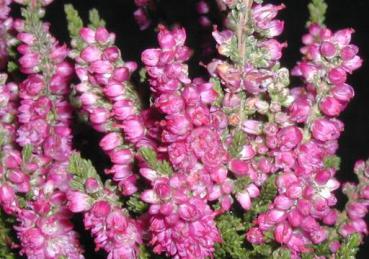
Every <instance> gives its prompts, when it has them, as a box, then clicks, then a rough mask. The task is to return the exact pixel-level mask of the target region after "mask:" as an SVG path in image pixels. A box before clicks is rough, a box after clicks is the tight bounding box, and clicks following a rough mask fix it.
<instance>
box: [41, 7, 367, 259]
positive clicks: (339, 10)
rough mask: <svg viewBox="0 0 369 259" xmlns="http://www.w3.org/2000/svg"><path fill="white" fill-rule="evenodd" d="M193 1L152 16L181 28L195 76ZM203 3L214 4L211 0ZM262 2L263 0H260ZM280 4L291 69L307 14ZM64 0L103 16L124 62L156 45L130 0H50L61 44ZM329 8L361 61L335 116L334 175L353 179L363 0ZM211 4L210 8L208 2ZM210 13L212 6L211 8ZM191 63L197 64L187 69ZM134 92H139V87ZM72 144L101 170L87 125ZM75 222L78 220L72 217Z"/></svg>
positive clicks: (362, 110) (360, 118) (361, 148)
mask: <svg viewBox="0 0 369 259" xmlns="http://www.w3.org/2000/svg"><path fill="white" fill-rule="evenodd" d="M196 2H197V1H195V0H161V1H160V8H159V9H158V16H159V18H160V20H161V21H164V22H166V23H167V24H169V25H171V24H174V22H178V23H179V24H181V25H182V26H184V27H185V28H186V29H187V34H188V38H189V40H188V45H189V46H190V47H192V48H193V49H195V53H194V57H193V59H192V60H191V65H192V68H191V70H190V72H191V73H192V75H197V74H199V73H201V72H203V70H202V69H201V68H200V67H199V66H197V65H198V63H199V60H201V57H200V55H199V51H197V52H196V49H199V48H198V46H199V43H200V39H201V37H203V36H204V35H203V34H204V31H202V30H201V29H200V28H199V26H198V24H197V18H198V15H197V13H196V12H195V9H194V6H195V3H196ZM209 2H214V0H211V1H209ZM265 2H268V1H265ZM270 2H273V3H281V2H283V3H284V4H285V5H286V7H287V8H286V9H285V10H283V11H282V12H281V15H280V17H281V18H282V19H284V20H285V21H286V24H285V32H284V35H283V36H282V37H281V40H284V41H287V42H288V45H289V47H288V48H287V49H286V50H285V51H284V53H285V55H284V58H283V61H282V63H283V65H285V66H287V67H289V68H292V67H293V65H294V64H295V62H296V61H297V60H299V58H300V57H301V56H300V54H299V48H300V46H301V40H300V39H301V36H302V35H303V34H304V33H305V32H306V31H305V22H306V20H307V18H308V11H307V4H308V2H309V1H308V0H287V1H270ZM65 3H72V4H73V5H74V6H75V7H76V9H78V11H80V14H81V15H82V17H83V18H84V19H85V21H86V20H87V16H88V10H89V9H90V8H97V9H98V10H99V11H100V13H101V16H102V17H103V19H105V20H106V22H107V28H108V29H109V30H110V31H113V32H115V33H116V35H117V45H118V46H119V47H120V48H121V50H122V53H123V58H124V59H125V60H139V57H140V53H141V51H142V50H144V49H145V48H148V47H153V46H156V38H155V32H154V30H153V28H152V27H150V28H149V29H148V30H146V31H143V32H142V31H139V29H138V26H137V25H136V23H135V22H134V20H133V16H132V13H133V11H134V10H135V7H134V5H133V0H73V1H61V0H55V1H54V3H53V4H52V5H51V6H50V7H49V8H48V10H47V20H49V21H50V22H51V24H52V32H53V33H54V34H55V36H56V37H57V38H58V39H59V40H60V41H62V42H68V36H67V29H66V28H67V27H66V20H65V15H64V11H63V5H64V4H65ZM327 3H328V5H329V8H328V13H327V20H326V24H327V26H328V27H329V28H331V29H333V30H337V29H341V28H345V27H352V28H354V29H355V31H356V33H355V34H354V37H353V42H354V43H355V44H356V45H358V46H359V47H360V55H361V57H362V58H363V59H364V65H363V67H362V68H361V69H360V70H359V71H356V72H355V73H354V74H353V75H352V76H350V78H349V83H350V84H352V85H353V86H354V88H355V90H356V96H355V98H354V100H353V101H352V102H351V104H350V105H349V107H348V108H347V110H346V111H345V112H344V113H343V114H342V116H341V119H342V120H343V121H344V122H345V125H346V128H345V132H344V133H343V135H342V137H341V140H340V149H339V155H340V156H341V157H342V165H341V171H340V172H339V173H338V178H339V179H341V180H342V181H355V177H354V176H353V173H352V168H353V165H354V162H355V161H356V160H358V159H366V158H367V157H369V77H368V75H369V65H368V64H369V19H368V17H369V16H368V10H369V1H365V0H328V1H327ZM213 7H214V6H213ZM212 10H213V11H214V10H215V8H212ZM211 18H212V19H213V21H214V22H215V23H219V22H220V19H219V16H218V15H217V13H216V12H214V13H213V14H212V15H211ZM193 67H197V68H195V69H193ZM138 90H139V91H145V89H143V87H142V86H141V88H140V89H138ZM76 133H77V136H76V141H75V142H76V148H77V149H80V150H82V152H83V153H84V155H85V156H87V157H90V158H92V159H93V161H94V162H95V165H96V166H97V167H98V168H103V167H104V165H105V164H106V158H105V157H104V156H103V155H102V154H101V152H99V151H98V150H96V149H95V148H93V147H94V146H95V147H97V141H98V138H99V137H98V135H97V134H95V133H94V132H93V131H92V130H91V129H88V128H80V129H79V130H77V131H76ZM76 221H77V223H79V224H81V223H82V222H81V221H80V219H76ZM81 236H82V237H83V238H85V239H86V240H84V241H85V242H83V243H85V244H88V243H90V245H87V254H86V258H100V257H101V258H104V257H103V254H102V253H99V254H95V253H94V252H93V249H92V247H91V244H92V242H93V241H92V240H91V239H89V238H87V236H88V234H87V233H84V234H82V235H81ZM368 243H369V242H368V239H366V243H365V245H363V246H362V248H361V251H360V253H359V255H358V258H366V257H365V251H368V250H369V244H368Z"/></svg>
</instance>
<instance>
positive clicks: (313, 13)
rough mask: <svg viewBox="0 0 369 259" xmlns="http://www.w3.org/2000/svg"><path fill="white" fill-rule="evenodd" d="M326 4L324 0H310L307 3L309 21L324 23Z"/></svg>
mask: <svg viewBox="0 0 369 259" xmlns="http://www.w3.org/2000/svg"><path fill="white" fill-rule="evenodd" d="M327 8H328V5H327V4H326V2H325V1H324V0H312V1H311V2H310V4H309V5H308V9H309V13H310V19H309V22H308V24H309V23H317V24H320V25H323V24H324V21H325V14H326V12H327Z"/></svg>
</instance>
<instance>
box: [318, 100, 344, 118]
mask: <svg viewBox="0 0 369 259" xmlns="http://www.w3.org/2000/svg"><path fill="white" fill-rule="evenodd" d="M319 107H320V110H321V111H322V112H323V113H324V114H325V115H327V116H332V117H333V116H338V115H339V114H340V113H341V111H342V110H343V109H344V108H345V105H344V104H343V103H341V102H339V101H338V100H337V99H336V98H334V97H332V96H328V97H326V98H324V99H323V100H322V101H321V103H320V106H319Z"/></svg>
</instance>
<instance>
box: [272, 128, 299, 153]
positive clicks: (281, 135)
mask: <svg viewBox="0 0 369 259" xmlns="http://www.w3.org/2000/svg"><path fill="white" fill-rule="evenodd" d="M277 138H278V139H279V141H280V143H281V150H282V151H289V150H291V149H293V148H294V147H296V146H297V145H298V144H300V142H301V140H302V133H301V130H300V129H299V128H298V127H295V126H289V127H285V128H283V129H281V130H280V131H279V132H278V134H277Z"/></svg>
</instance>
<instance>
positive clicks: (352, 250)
mask: <svg viewBox="0 0 369 259" xmlns="http://www.w3.org/2000/svg"><path fill="white" fill-rule="evenodd" d="M360 243H361V237H360V235H359V234H352V235H350V236H349V237H348V238H346V240H345V241H344V242H343V243H342V244H341V247H340V249H339V250H338V251H337V253H336V257H335V258H336V259H355V256H356V253H357V252H358V251H359V246H360Z"/></svg>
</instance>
